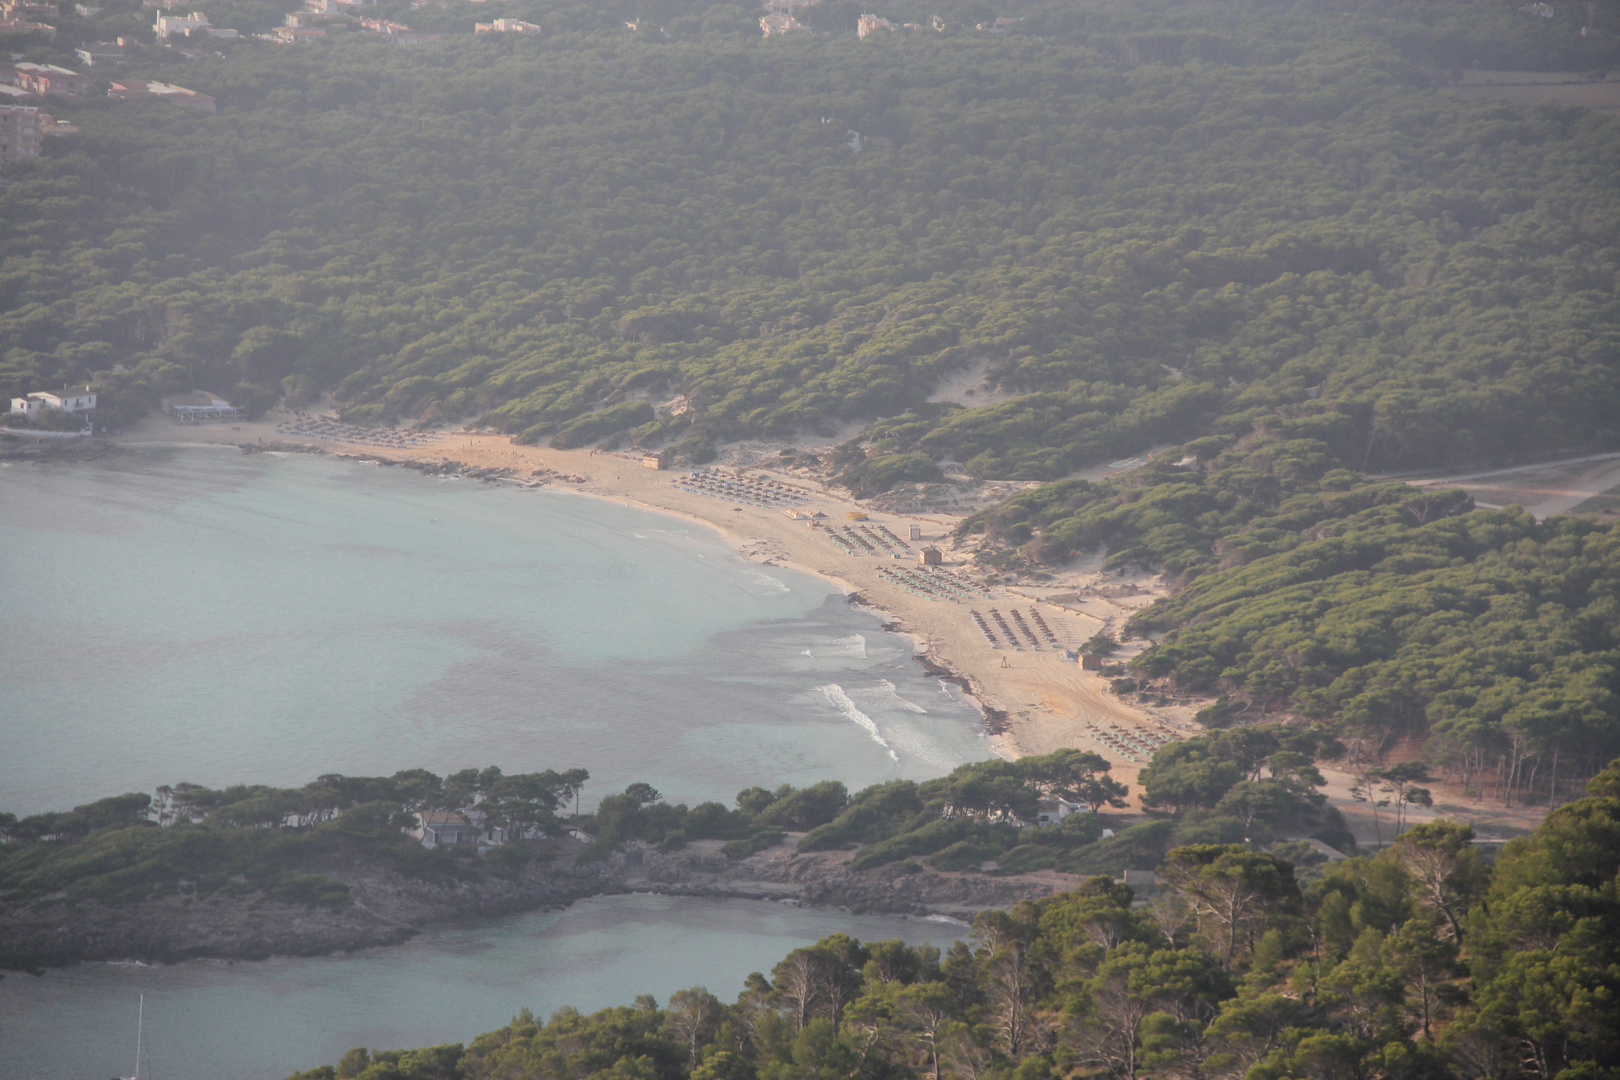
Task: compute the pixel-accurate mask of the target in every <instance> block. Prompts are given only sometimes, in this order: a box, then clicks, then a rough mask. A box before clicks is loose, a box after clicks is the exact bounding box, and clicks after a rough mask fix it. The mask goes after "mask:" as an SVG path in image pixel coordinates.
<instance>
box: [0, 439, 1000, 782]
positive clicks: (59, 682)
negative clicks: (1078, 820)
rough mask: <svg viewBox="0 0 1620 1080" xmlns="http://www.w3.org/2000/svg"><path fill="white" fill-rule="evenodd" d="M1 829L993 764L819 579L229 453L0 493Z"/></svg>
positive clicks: (1, 477)
mask: <svg viewBox="0 0 1620 1080" xmlns="http://www.w3.org/2000/svg"><path fill="white" fill-rule="evenodd" d="M0 507H3V510H0V553H3V557H0V598H4V599H3V600H0V685H3V686H4V688H5V689H4V692H3V693H4V697H3V707H0V709H3V711H0V736H3V738H4V744H5V746H6V753H5V754H4V755H3V756H0V809H5V810H9V811H11V812H14V813H32V812H37V811H40V810H45V809H61V808H66V807H68V806H71V805H73V804H75V803H77V802H82V801H84V800H87V799H91V798H95V797H99V796H103V795H107V794H113V793H117V792H121V791H131V790H148V791H149V790H151V789H152V788H153V787H155V786H156V785H158V784H163V783H175V782H177V781H189V782H191V783H200V784H207V785H220V784H227V783H237V782H250V783H251V782H257V783H272V784H284V785H290V784H300V783H303V782H306V781H308V780H311V779H313V778H314V777H316V776H318V775H320V774H321V773H327V772H343V773H351V774H367V775H374V774H378V773H389V772H393V771H395V770H398V769H404V768H416V767H425V768H430V769H433V770H434V771H436V772H441V773H443V772H448V771H453V770H455V769H459V768H464V767H468V766H476V767H480V768H481V767H483V766H485V765H490V764H498V765H500V766H501V767H502V768H503V769H505V770H507V771H508V772H517V771H528V770H531V769H539V768H557V769H562V768H568V767H574V766H583V767H585V768H587V769H589V770H590V772H591V775H592V784H591V785H590V787H589V788H588V789H587V793H586V799H587V803H588V802H589V800H590V797H591V795H592V794H595V795H598V796H599V795H601V794H605V793H607V792H608V791H610V790H618V789H620V788H622V787H623V785H624V784H626V783H628V782H630V781H632V780H645V781H647V782H649V783H651V784H653V785H654V786H655V787H657V788H659V789H660V790H661V791H664V792H665V793H666V794H668V795H669V796H670V797H671V798H676V799H685V800H689V801H695V800H702V799H709V798H718V799H723V800H729V799H730V797H731V796H733V795H735V794H736V792H737V791H739V790H741V789H742V788H744V787H747V786H749V785H751V784H756V783H757V784H765V785H775V784H779V783H782V782H792V783H806V782H813V781H815V780H820V779H825V778H829V777H833V778H837V779H840V780H843V781H844V782H845V783H847V784H849V785H850V786H851V787H852V788H858V787H861V786H864V785H866V784H870V783H876V782H879V781H882V780H887V779H891V778H894V777H897V776H906V777H914V778H920V777H925V776H934V775H939V774H941V773H943V772H946V771H948V770H949V769H951V768H952V767H954V766H955V765H958V764H960V763H961V762H963V761H966V760H971V759H976V758H982V757H986V756H988V754H989V750H988V746H987V742H986V740H985V739H983V738H982V736H981V734H980V732H981V730H982V729H981V726H980V724H979V721H978V717H977V713H976V711H975V710H974V709H973V708H972V707H971V706H970V705H969V704H968V703H966V702H964V701H962V700H961V699H960V698H957V697H954V696H952V693H953V692H952V691H951V690H950V689H949V688H947V687H945V686H944V685H943V684H942V683H940V682H939V680H937V679H932V678H928V677H927V676H925V675H924V674H923V673H922V671H921V669H920V668H918V667H917V665H916V664H915V663H914V662H913V661H912V659H911V652H912V645H911V642H910V640H909V639H905V638H900V637H896V636H895V635H892V634H886V633H883V632H882V631H881V630H880V629H879V628H878V623H877V621H876V620H875V619H873V618H872V617H870V616H869V615H867V614H865V613H863V612H861V611H858V610H855V609H852V608H851V607H850V605H849V604H848V603H847V602H845V600H844V599H843V597H842V595H841V594H839V593H838V592H837V591H836V590H834V589H833V588H831V587H830V586H829V585H828V584H827V583H826V582H823V581H821V580H820V579H817V578H814V577H811V576H808V575H804V574H798V573H795V572H792V571H787V570H781V569H778V568H774V567H760V566H757V565H755V564H751V563H748V562H745V561H744V560H742V559H741V558H739V557H738V556H736V555H735V554H734V553H733V552H732V551H731V550H730V549H729V548H727V547H726V546H724V545H723V544H722V543H721V542H720V541H719V540H718V539H717V538H716V537H714V536H713V535H712V534H710V533H708V532H707V531H706V530H703V529H701V528H699V527H696V526H688V525H686V524H684V523H682V522H680V521H678V520H676V519H671V518H664V517H660V516H657V515H653V514H649V513H646V512H643V511H639V510H632V509H629V508H626V507H622V506H619V505H616V504H613V503H608V502H604V501H602V500H597V499H588V498H584V497H581V496H577V495H570V494H566V493H562V492H555V491H545V490H541V491H526V490H519V489H513V488H510V487H507V486H504V485H487V484H478V483H472V482H466V481H456V480H444V479H430V478H425V477H422V476H420V475H419V474H416V473H413V472H405V471H403V470H395V469H386V468H378V467H374V466H373V467H367V466H364V465H359V464H356V463H352V462H345V461H336V460H329V459H321V458H312V457H306V456H298V455H291V456H277V457H268V456H265V457H261V456H254V457H244V456H242V455H240V454H238V453H237V452H236V451H234V450H220V449H195V450H149V451H143V452H140V453H136V454H133V455H129V456H126V457H120V458H117V459H114V460H110V461H104V462H96V463H93V464H86V465H74V466H57V467H41V466H36V465H12V466H10V467H9V468H4V469H0Z"/></svg>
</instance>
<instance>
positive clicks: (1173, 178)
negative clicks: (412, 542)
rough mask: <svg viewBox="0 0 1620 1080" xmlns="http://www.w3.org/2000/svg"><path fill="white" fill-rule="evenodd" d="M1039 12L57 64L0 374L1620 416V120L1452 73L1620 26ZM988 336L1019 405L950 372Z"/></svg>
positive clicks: (1065, 434)
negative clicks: (103, 71)
mask: <svg viewBox="0 0 1620 1080" xmlns="http://www.w3.org/2000/svg"><path fill="white" fill-rule="evenodd" d="M205 6H206V5H205ZM1610 7H1612V5H1600V7H1599V9H1598V10H1600V11H1601V12H1602V13H1604V16H1605V17H1607V13H1608V12H1609V8H1610ZM1481 8H1483V9H1486V10H1488V12H1489V14H1488V16H1480V17H1475V16H1473V15H1470V14H1469V13H1470V12H1476V11H1478V10H1480V9H1481ZM222 10H225V11H227V12H229V11H236V10H237V9H231V8H229V7H228V6H227V8H225V9H222ZM253 10H254V11H257V10H258V9H257V8H254V9H253ZM851 10H853V9H851ZM918 10H919V11H920V10H921V9H920V8H919V9H918ZM951 10H952V11H955V9H951ZM1013 10H1014V9H1013V8H1009V9H1008V11H1013ZM247 11H248V8H246V7H243V8H241V9H240V12H238V14H240V13H241V12H247ZM649 11H650V9H649ZM840 11H842V9H841V8H834V7H827V8H826V10H825V12H824V13H823V14H824V15H825V17H826V18H827V19H829V20H831V22H830V24H829V26H828V27H827V29H829V30H834V29H837V26H836V24H837V22H838V19H839V18H842V16H841V15H839V12H840ZM1016 11H1017V12H1018V13H1019V15H1020V16H1021V17H1022V21H1021V22H1014V23H1012V24H1009V26H1008V27H1007V29H1006V32H1005V33H1004V34H1002V35H1000V36H992V35H990V34H987V33H978V32H975V31H973V30H972V29H971V25H970V23H969V21H968V19H969V17H970V16H969V15H968V14H967V13H966V12H965V10H964V12H959V13H957V14H956V15H954V16H953V19H952V21H951V23H950V27H949V29H948V31H947V32H944V33H933V32H931V31H930V32H927V33H922V32H909V33H900V34H883V35H877V36H874V37H870V38H868V39H866V40H864V41H857V40H856V39H855V38H854V37H853V35H849V34H845V33H842V32H840V33H836V34H832V35H831V36H824V35H817V34H802V35H797V36H789V37H788V38H785V39H764V40H762V39H759V38H758V37H757V29H755V28H754V27H753V26H752V25H751V15H750V14H749V12H747V11H746V10H745V9H742V8H712V9H711V8H702V9H699V8H696V7H694V8H691V9H686V8H681V7H679V6H673V5H672V6H668V7H665V8H660V9H659V10H658V11H656V12H650V14H651V15H656V16H657V17H658V18H659V19H661V20H662V21H665V22H667V23H668V24H669V26H668V28H667V29H666V32H665V33H663V34H658V33H652V32H645V31H636V32H632V31H630V30H627V29H626V28H625V27H624V25H623V23H622V22H621V21H619V20H618V19H617V18H610V16H611V15H615V14H624V15H626V16H629V15H631V14H633V12H631V11H630V10H629V9H626V11H624V12H613V11H610V10H609V9H603V10H601V11H597V12H584V11H583V10H582V9H577V8H570V7H566V6H553V7H548V6H546V5H532V4H531V5H530V6H529V7H525V8H524V9H523V11H519V10H518V9H517V8H516V7H514V8H513V11H512V12H511V13H512V14H514V15H525V14H526V15H528V17H532V18H536V19H538V20H540V21H542V22H549V24H550V26H551V27H552V28H553V29H554V30H555V31H556V32H553V33H547V34H546V35H545V36H543V37H542V38H540V39H538V40H536V39H534V38H532V37H521V38H519V37H516V36H502V35H485V36H480V37H477V38H473V37H470V36H469V37H462V38H455V37H452V38H447V39H446V40H444V41H442V42H439V43H435V44H430V45H424V46H420V47H414V48H409V49H402V48H398V47H396V46H393V45H390V44H388V43H386V42H383V41H377V40H365V39H361V38H360V37H359V35H356V34H347V35H343V34H334V35H333V36H331V37H330V38H328V39H326V40H324V41H322V42H319V43H315V44H311V45H307V46H300V47H298V48H277V47H273V46H268V45H257V44H255V43H252V42H243V43H241V44H240V45H238V46H235V47H233V48H231V50H230V53H229V55H227V56H223V57H217V58H215V57H205V58H203V59H200V60H198V61H197V62H195V63H192V64H188V65H185V66H184V67H183V68H179V69H177V68H175V67H174V66H173V65H169V66H164V67H160V68H154V69H152V70H151V72H149V73H152V74H157V75H160V76H161V77H165V78H170V79H174V80H177V81H178V80H180V79H181V78H182V77H183V80H184V82H185V84H186V85H188V86H190V87H192V88H193V89H196V90H200V91H203V92H206V93H208V94H211V95H213V96H214V97H215V98H216V99H217V100H218V103H219V112H218V114H217V115H207V114H204V113H201V112H199V111H196V110H190V109H184V108H172V107H168V106H166V105H163V104H159V103H140V102H111V101H90V102H85V103H82V104H65V105H64V106H63V107H61V108H57V107H56V106H55V104H54V103H53V109H56V111H57V112H58V114H59V115H61V116H63V117H64V118H67V119H71V120H73V121H74V122H75V123H76V124H78V125H79V127H80V128H81V133H80V134H78V135H75V136H68V137H65V138H62V139H57V140H52V141H51V143H50V146H49V152H48V154H47V156H46V157H45V158H43V159H41V160H39V161H38V162H22V163H17V164H14V165H12V166H9V167H8V168H9V171H8V173H7V176H8V177H9V179H10V180H11V181H12V183H11V185H10V186H9V187H8V188H7V189H6V190H5V191H4V193H3V194H0V258H3V273H0V357H3V359H0V389H3V390H5V391H6V392H8V393H12V392H18V391H21V390H24V389H28V388H32V387H34V386H36V385H38V384H41V383H44V384H50V383H58V382H61V381H64V380H67V379H78V378H85V377H95V378H96V379H97V381H98V382H100V383H101V384H102V385H103V387H104V388H105V389H106V392H107V394H108V400H109V401H110V402H116V401H118V400H119V398H120V397H122V399H123V402H124V406H123V407H124V408H125V409H133V408H136V407H144V405H145V404H147V403H148V402H150V400H151V399H152V396H153V395H154V394H155V393H156V392H158V391H160V390H165V389H169V388H175V387H180V388H184V387H187V386H189V385H191V384H205V385H209V386H211V387H213V388H216V389H220V390H230V389H231V388H232V387H237V390H236V394H237V396H238V397H239V398H240V399H242V400H243V401H244V402H245V403H249V404H257V405H262V404H264V403H266V402H269V401H273V400H274V399H275V398H276V397H278V396H280V395H282V394H285V395H287V397H288V400H289V401H291V402H293V403H295V404H298V403H305V402H308V401H310V400H312V399H313V398H314V397H315V396H316V395H319V394H322V393H325V392H333V393H335V394H336V396H337V399H338V401H339V402H341V403H342V404H343V405H344V406H345V408H346V411H347V413H348V414H349V415H350V416H351V417H353V418H355V419H359V420H367V421H374V420H397V421H402V422H416V421H418V420H427V421H430V422H432V421H441V420H456V421H461V420H467V419H473V418H482V420H483V422H485V423H487V424H492V425H495V426H497V427H500V428H503V429H505V430H508V431H510V432H512V433H513V434H514V435H516V436H517V437H518V438H520V439H522V440H526V441H536V440H553V441H556V442H557V443H558V444H560V445H579V444H582V443H585V442H593V441H597V440H601V439H609V440H635V441H639V442H645V443H666V442H684V443H685V444H686V446H687V448H688V449H689V450H690V451H692V452H693V453H694V455H695V456H701V455H702V453H703V452H704V450H705V448H706V447H707V446H708V445H711V444H713V443H714V442H717V441H720V440H725V439H730V438H736V437H739V436H759V437H779V436H790V435H798V434H804V433H820V434H823V435H827V434H832V433H834V432H847V431H849V430H852V429H851V428H849V427H848V426H847V425H849V424H851V423H855V424H864V423H868V422H872V421H878V420H883V421H884V423H883V425H882V427H881V429H880V431H879V433H878V434H879V437H878V439H877V440H876V441H875V443H874V444H873V445H872V446H871V447H870V451H871V454H872V455H873V457H872V461H873V463H874V465H875V466H882V467H881V468H878V469H877V472H876V475H879V476H881V477H883V478H884V482H894V481H897V480H903V479H905V478H907V477H908V476H912V475H933V472H932V470H933V468H934V467H935V466H936V465H937V464H938V463H941V462H943V463H947V464H948V463H952V462H954V463H958V464H960V465H961V466H962V467H964V468H965V469H966V470H967V471H968V472H970V473H973V474H976V475H980V476H986V477H1019V478H1053V477H1057V476H1060V475H1062V474H1063V473H1065V472H1067V471H1069V470H1070V469H1072V468H1074V467H1076V466H1079V465H1084V464H1088V463H1095V462H1096V461H1097V460H1099V459H1103V460H1106V459H1107V458H1108V457H1109V456H1112V455H1118V454H1122V453H1126V452H1136V451H1139V450H1141V449H1142V448H1143V447H1145V446H1147V445H1149V444H1153V443H1161V442H1167V441H1180V440H1182V439H1185V438H1186V436H1187V435H1188V434H1189V433H1190V432H1191V433H1196V432H1201V431H1215V430H1230V429H1232V428H1233V425H1238V426H1241V425H1242V424H1243V422H1244V421H1245V420H1246V419H1247V418H1249V417H1252V416H1254V415H1258V414H1260V413H1263V412H1265V411H1268V410H1271V409H1274V408H1276V407H1279V406H1286V405H1291V404H1296V403H1300V402H1305V401H1307V400H1309V401H1311V402H1313V404H1314V405H1315V406H1316V407H1319V408H1322V409H1327V410H1332V411H1335V412H1336V413H1337V414H1339V415H1343V416H1345V417H1347V418H1348V419H1349V421H1350V425H1351V430H1350V432H1349V436H1348V437H1349V439H1350V441H1351V442H1352V443H1353V444H1354V446H1355V448H1356V456H1357V458H1358V461H1357V464H1358V465H1365V466H1368V467H1376V466H1393V465H1405V464H1415V463H1423V462H1433V461H1439V460H1451V459H1455V460H1467V461H1473V460H1482V459H1487V458H1501V457H1510V456H1514V455H1520V454H1525V453H1530V452H1534V451H1539V450H1547V449H1552V448H1557V447H1562V446H1567V445H1571V444H1576V443H1582V442H1585V441H1587V440H1590V439H1591V438H1593V437H1594V436H1597V435H1599V434H1601V433H1602V432H1604V431H1606V430H1608V429H1609V428H1611V427H1612V425H1613V418H1614V416H1615V415H1617V414H1620V396H1617V394H1616V351H1617V340H1620V339H1617V335H1616V323H1617V314H1620V312H1617V308H1616V301H1615V297H1614V286H1615V275H1616V271H1617V269H1620V246H1617V238H1616V230H1617V228H1620V191H1617V189H1616V186H1615V184H1614V183H1613V178H1614V176H1615V175H1617V166H1620V123H1617V122H1616V121H1615V120H1614V119H1613V118H1609V117H1604V116H1601V115H1596V114H1592V113H1589V112H1585V111H1582V110H1578V109H1573V108H1563V107H1543V108H1538V109H1523V108H1518V107H1514V106H1509V105H1505V104H1492V103H1482V102H1467V101H1462V100H1459V99H1454V98H1452V97H1448V96H1446V95H1445V94H1444V93H1443V92H1442V91H1440V90H1437V89H1436V88H1435V86H1434V84H1435V83H1437V82H1444V81H1446V80H1447V79H1448V78H1449V75H1448V71H1449V70H1450V69H1451V68H1453V67H1454V66H1457V65H1463V64H1470V63H1479V62H1490V63H1496V62H1507V60H1506V59H1505V58H1503V57H1502V54H1503V53H1504V52H1505V51H1512V50H1513V49H1518V50H1520V51H1521V52H1522V53H1524V54H1526V55H1524V56H1523V57H1522V58H1521V59H1519V61H1518V62H1521V63H1528V62H1538V63H1543V64H1548V63H1554V64H1564V65H1588V64H1601V63H1607V62H1608V59H1609V57H1608V52H1612V51H1613V46H1612V42H1610V43H1608V44H1605V43H1604V42H1603V41H1600V39H1599V38H1597V37H1593V38H1592V39H1591V40H1590V41H1588V40H1587V39H1585V38H1582V37H1580V36H1579V35H1578V34H1577V33H1575V32H1574V31H1575V30H1576V29H1578V28H1576V27H1571V26H1569V25H1567V24H1566V23H1565V22H1564V21H1563V20H1564V19H1567V18H1568V17H1569V16H1568V14H1567V13H1566V15H1565V16H1563V17H1561V18H1560V19H1555V20H1543V19H1539V18H1536V17H1535V16H1533V15H1524V14H1523V13H1519V12H1515V11H1513V10H1511V9H1510V8H1507V7H1505V6H1499V5H1494V4H1491V5H1464V4H1456V5H1448V4H1443V3H1442V4H1434V5H1422V6H1421V7H1402V6H1399V5H1383V4H1352V5H1349V6H1348V8H1344V7H1341V8H1340V10H1336V11H1326V10H1324V9H1323V7H1322V6H1321V5H1318V4H1315V3H1311V4H1300V5H1297V6H1293V5H1260V4H1238V5H1207V6H1204V5H1195V6H1187V7H1181V6H1173V5H1172V6H1165V7H1159V8H1156V7H1153V6H1142V5H1115V4H1108V3H1097V4H1085V5H1080V6H1072V5H1046V6H1041V5H1031V6H1020V7H1017V8H1016ZM263 14H264V12H260V15H263ZM424 14H428V13H424ZM894 14H895V15H896V17H903V16H904V15H905V14H906V12H903V11H900V10H899V9H897V10H896V12H895V13H894ZM223 17H224V16H223V15H222V16H221V18H223ZM411 17H413V18H415V17H416V16H414V15H413V16H411ZM810 17H811V16H808V15H807V18H810ZM816 17H820V16H816ZM683 20H684V21H683ZM813 21H814V19H813V18H812V22H813ZM244 25H245V24H244ZM1605 40H1606V39H1605ZM1583 50H1584V51H1583ZM1605 50H1608V52H1606V51H1605ZM182 72H183V75H182ZM138 73H139V71H138V70H137V71H136V72H132V74H138ZM855 132H858V133H859V136H860V138H859V143H858V145H859V147H860V149H859V152H856V145H857V144H856V138H855V135H854V134H853V133H855ZM980 368H982V369H983V371H984V374H985V379H986V385H985V387H984V388H983V389H982V390H981V391H980V393H988V392H995V393H996V394H997V395H1002V394H1004V395H1007V397H1006V399H1005V400H996V401H994V403H991V404H984V405H974V404H973V402H972V399H971V398H968V399H965V400H966V401H967V402H968V404H966V405H955V404H945V403H934V404H929V403H928V402H927V399H928V397H929V395H930V393H931V391H933V390H934V388H935V387H936V385H937V383H938V381H939V380H940V378H941V377H942V376H944V375H946V374H949V373H953V372H962V371H974V372H976V371H978V370H979V369H980Z"/></svg>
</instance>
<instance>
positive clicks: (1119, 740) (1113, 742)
mask: <svg viewBox="0 0 1620 1080" xmlns="http://www.w3.org/2000/svg"><path fill="white" fill-rule="evenodd" d="M1086 730H1087V731H1089V732H1091V736H1092V738H1094V739H1096V740H1097V741H1098V742H1100V743H1102V744H1103V745H1104V746H1106V747H1108V749H1110V750H1113V751H1115V752H1116V753H1119V754H1122V755H1124V757H1125V760H1126V761H1129V762H1132V763H1135V762H1136V761H1137V760H1138V759H1137V757H1136V755H1137V754H1140V755H1141V760H1142V761H1149V760H1151V759H1152V757H1153V755H1154V753H1155V752H1157V751H1158V749H1159V748H1160V747H1161V746H1165V745H1167V744H1169V743H1172V742H1179V741H1180V740H1181V736H1179V735H1171V734H1167V733H1165V734H1161V733H1159V732H1155V731H1149V730H1147V729H1146V728H1129V729H1128V728H1122V727H1120V726H1119V725H1118V724H1110V725H1109V726H1108V727H1106V728H1103V727H1099V726H1098V725H1096V724H1087V725H1086Z"/></svg>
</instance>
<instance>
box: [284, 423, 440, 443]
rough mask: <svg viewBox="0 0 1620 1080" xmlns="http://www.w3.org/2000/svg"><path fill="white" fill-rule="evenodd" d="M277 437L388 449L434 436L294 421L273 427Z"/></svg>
mask: <svg viewBox="0 0 1620 1080" xmlns="http://www.w3.org/2000/svg"><path fill="white" fill-rule="evenodd" d="M276 433H277V434H279V435H302V436H303V437H305V438H307V439H325V440H328V441H330V442H343V443H364V444H366V445H368V446H387V447H394V448H397V449H407V448H409V447H413V446H421V445H422V444H424V443H426V442H430V441H431V440H432V439H433V438H435V436H434V435H433V434H431V433H429V432H422V431H400V430H399V429H398V428H387V427H379V428H368V427H359V426H358V425H355V424H344V423H340V422H339V421H336V420H317V419H305V420H295V421H293V422H291V423H288V424H283V425H282V426H281V427H278V428H276Z"/></svg>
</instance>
